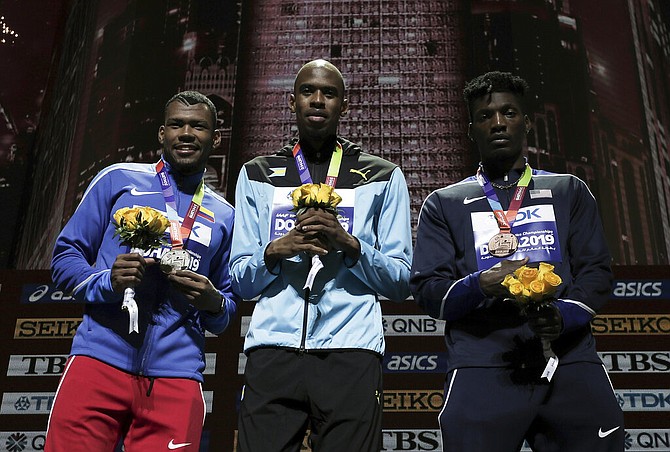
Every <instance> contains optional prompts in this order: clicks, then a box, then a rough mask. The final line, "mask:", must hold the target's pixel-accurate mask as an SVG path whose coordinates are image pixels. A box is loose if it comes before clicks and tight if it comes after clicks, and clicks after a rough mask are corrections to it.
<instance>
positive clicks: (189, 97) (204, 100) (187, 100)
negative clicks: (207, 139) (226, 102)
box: [165, 91, 216, 128]
mask: <svg viewBox="0 0 670 452" xmlns="http://www.w3.org/2000/svg"><path fill="white" fill-rule="evenodd" d="M172 102H181V103H182V104H184V105H197V104H205V105H206V106H207V109H208V110H209V112H210V113H211V114H212V124H214V127H215V128H216V107H215V106H214V102H212V101H211V100H210V99H209V97H207V96H205V95H204V94H202V93H200V92H198V91H182V92H180V93H177V94H175V95H174V96H172V97H171V98H170V100H168V101H167V102H166V103H165V111H167V108H168V105H170V104H171V103H172Z"/></svg>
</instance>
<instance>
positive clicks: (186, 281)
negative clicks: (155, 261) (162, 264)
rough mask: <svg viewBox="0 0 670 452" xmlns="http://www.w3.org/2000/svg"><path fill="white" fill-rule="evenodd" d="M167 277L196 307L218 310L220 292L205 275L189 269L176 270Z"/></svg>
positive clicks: (212, 310)
mask: <svg viewBox="0 0 670 452" xmlns="http://www.w3.org/2000/svg"><path fill="white" fill-rule="evenodd" d="M167 278H168V280H169V281H170V283H172V287H174V288H175V289H177V290H178V291H179V292H181V293H182V294H183V295H184V296H185V297H186V299H187V300H188V302H189V303H191V304H192V305H193V306H195V307H196V308H197V309H200V310H202V311H209V312H213V313H218V312H219V311H220V309H221V294H220V293H219V291H218V290H216V287H214V285H213V284H212V282H211V281H210V280H209V278H207V277H206V276H203V275H200V274H198V273H195V272H192V271H190V270H177V271H175V272H172V273H170V274H169V275H168V276H167Z"/></svg>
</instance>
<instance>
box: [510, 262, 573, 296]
mask: <svg viewBox="0 0 670 452" xmlns="http://www.w3.org/2000/svg"><path fill="white" fill-rule="evenodd" d="M562 282H563V280H562V279H561V277H560V276H558V275H557V274H556V273H554V266H553V265H551V264H547V263H546V262H540V266H539V268H534V267H528V266H526V265H524V266H522V267H520V268H518V269H517V270H516V271H515V272H514V273H511V274H509V275H507V276H505V279H504V281H503V282H502V285H503V286H505V287H507V290H508V291H509V294H510V295H511V296H512V298H513V299H515V300H516V301H517V302H519V303H521V304H522V305H523V306H527V305H528V304H533V303H542V302H546V301H547V300H551V299H553V297H554V294H555V293H556V289H558V286H559V285H560V284H561V283H562Z"/></svg>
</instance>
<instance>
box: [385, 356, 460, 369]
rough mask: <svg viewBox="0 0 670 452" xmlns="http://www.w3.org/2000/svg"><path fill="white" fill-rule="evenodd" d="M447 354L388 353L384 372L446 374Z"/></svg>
mask: <svg viewBox="0 0 670 452" xmlns="http://www.w3.org/2000/svg"><path fill="white" fill-rule="evenodd" d="M446 371H447V356H446V353H387V354H386V355H384V372H389V373H394V372H440V373H443V372H446Z"/></svg>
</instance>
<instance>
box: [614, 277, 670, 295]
mask: <svg viewBox="0 0 670 452" xmlns="http://www.w3.org/2000/svg"><path fill="white" fill-rule="evenodd" d="M612 297H613V298H670V280H660V281H627V280H624V281H616V282H615V283H614V289H613V290H612Z"/></svg>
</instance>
